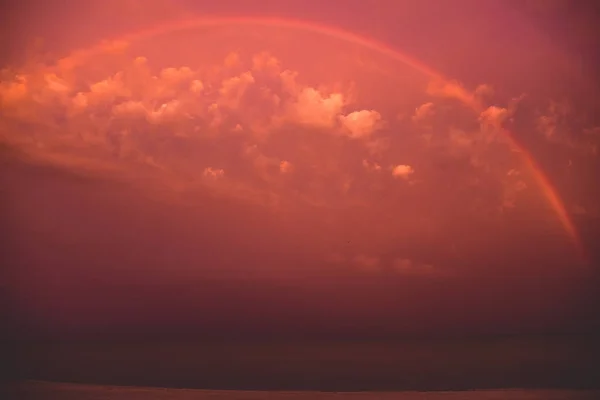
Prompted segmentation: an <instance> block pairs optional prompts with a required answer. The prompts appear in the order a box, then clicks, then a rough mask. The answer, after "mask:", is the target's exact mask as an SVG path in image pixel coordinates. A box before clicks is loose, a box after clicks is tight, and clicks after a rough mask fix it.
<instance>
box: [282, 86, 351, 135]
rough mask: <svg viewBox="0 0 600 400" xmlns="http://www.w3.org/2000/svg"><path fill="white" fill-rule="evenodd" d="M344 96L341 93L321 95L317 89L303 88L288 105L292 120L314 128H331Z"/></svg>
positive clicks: (341, 106)
mask: <svg viewBox="0 0 600 400" xmlns="http://www.w3.org/2000/svg"><path fill="white" fill-rule="evenodd" d="M343 107H344V97H343V95H342V94H341V93H332V94H330V95H323V94H322V93H321V92H319V91H318V90H317V89H314V88H311V87H308V88H304V89H303V90H302V91H301V92H300V94H299V95H298V98H297V99H296V101H295V102H294V103H292V104H291V105H290V110H289V111H290V114H289V115H290V117H291V118H292V119H293V121H295V122H297V123H299V124H303V125H308V126H311V127H316V128H325V129H331V128H333V127H334V126H335V123H336V117H337V116H338V115H339V114H340V113H341V112H342V109H343Z"/></svg>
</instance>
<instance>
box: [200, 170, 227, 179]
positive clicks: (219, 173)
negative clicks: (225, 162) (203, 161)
mask: <svg viewBox="0 0 600 400" xmlns="http://www.w3.org/2000/svg"><path fill="white" fill-rule="evenodd" d="M203 174H204V176H206V177H208V178H212V179H217V178H222V177H223V175H225V171H224V170H223V169H222V168H212V167H206V168H204V172H203Z"/></svg>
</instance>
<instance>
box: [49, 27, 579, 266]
mask: <svg viewBox="0 0 600 400" xmlns="http://www.w3.org/2000/svg"><path fill="white" fill-rule="evenodd" d="M223 25H260V26H270V27H281V28H292V29H299V30H304V31H310V32H313V33H318V34H323V35H325V36H328V37H332V38H335V39H339V40H342V41H346V42H349V43H352V44H356V45H359V46H364V47H365V48H367V49H370V50H373V51H376V52H378V53H380V54H382V55H385V56H387V57H389V58H390V59H393V60H395V61H398V62H400V63H403V64H405V65H408V66H410V67H412V68H414V69H416V70H418V71H420V72H422V73H423V74H425V75H426V76H428V77H429V78H431V79H432V80H435V81H437V82H438V83H450V82H451V81H450V80H448V79H447V78H445V77H444V76H443V75H442V74H440V73H439V72H437V71H435V70H434V69H432V68H430V67H429V66H427V65H425V64H423V63H422V62H420V61H419V60H417V59H415V58H413V57H410V56H409V55H406V54H403V53H401V52H399V51H398V50H395V49H394V48H392V47H389V46H387V45H385V44H383V43H381V42H378V41H376V40H374V39H371V38H368V37H365V36H363V35H357V34H354V33H352V32H349V31H346V30H343V29H341V28H338V27H333V26H328V25H320V24H317V23H313V22H308V21H301V20H294V19H288V18H285V19H283V18H272V17H200V18H191V19H185V20H176V21H172V22H168V23H164V24H160V25H158V26H154V27H151V28H148V29H144V30H141V31H137V32H135V33H132V34H128V35H124V36H122V37H120V38H118V39H116V40H113V41H109V42H107V41H104V42H102V43H100V44H98V45H95V46H92V47H89V48H87V49H83V50H79V51H75V52H73V53H71V55H69V56H67V57H65V58H63V59H61V60H59V61H58V64H57V66H58V67H59V68H61V69H64V68H66V69H69V68H74V67H77V66H81V65H83V64H85V63H86V62H87V61H88V60H89V58H90V57H92V56H95V55H98V54H101V53H104V52H106V51H110V49H111V48H114V47H117V48H119V47H121V46H127V44H128V43H133V42H136V41H139V40H143V39H149V38H152V37H155V36H159V35H163V34H167V33H172V32H176V31H184V30H190V29H197V28H203V27H204V28H206V27H211V26H223ZM454 89H455V90H456V91H458V92H456V93H455V96H454V97H456V98H457V99H459V100H461V101H462V102H463V103H465V105H467V106H469V107H470V108H472V109H473V111H474V112H477V113H480V112H481V111H482V110H483V109H482V106H481V105H480V104H478V102H477V101H475V99H474V98H473V95H472V94H470V93H469V92H468V91H466V90H464V89H462V88H461V87H458V86H457V87H456V88H454ZM504 133H505V135H506V137H507V139H508V141H509V144H510V145H511V147H513V148H514V149H515V150H516V151H517V152H518V153H519V154H521V156H522V159H523V162H524V164H525V166H526V167H527V168H528V170H529V171H530V172H531V173H532V176H533V177H534V179H535V181H536V183H537V184H538V186H539V188H540V190H541V191H542V193H543V194H544V196H545V198H546V200H547V201H548V203H549V205H550V207H551V208H552V210H553V211H554V212H555V214H556V216H557V217H558V219H559V221H560V223H561V225H562V226H563V228H564V230H565V232H566V233H567V235H568V236H569V238H570V240H571V241H572V242H573V244H574V246H575V247H576V249H577V251H578V252H579V254H580V256H581V258H582V260H585V259H586V257H585V251H584V249H583V245H582V242H581V239H580V237H579V234H578V232H577V230H576V228H575V225H574V224H573V222H572V221H571V218H570V217H569V213H568V212H567V210H566V208H565V206H564V203H563V201H562V200H561V198H560V196H559V194H558V192H557V190H556V189H555V188H554V187H553V186H552V183H551V181H550V180H549V179H548V177H547V176H546V174H545V173H544V171H543V170H542V169H541V168H540V167H539V165H538V164H537V163H536V161H535V159H534V158H533V157H532V155H531V153H530V152H529V151H527V149H526V148H525V147H524V146H523V145H521V144H520V143H519V142H518V141H517V140H516V138H515V137H514V135H512V134H511V132H509V131H504Z"/></svg>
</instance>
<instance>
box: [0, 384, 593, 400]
mask: <svg viewBox="0 0 600 400" xmlns="http://www.w3.org/2000/svg"><path fill="white" fill-rule="evenodd" d="M0 393H1V391H0ZM6 395H7V396H8V397H6ZM599 397H600V391H593V390H536V389H531V390H528V389H525V390H524V389H506V390H471V391H439V392H416V391H405V392H358V393H357V392H354V393H350V392H273V391H269V392H265V391H233V390H224V391H220V390H201V389H169V388H148V387H122V386H121V387H119V386H99V385H80V384H69V383H55V382H37V381H28V382H22V383H19V384H16V385H11V387H10V388H8V393H6V394H5V397H3V398H9V399H13V398H14V399H28V400H38V399H40V400H41V399H55V400H166V399H171V400H192V399H197V400H205V399H210V400H260V399H270V400H273V399H285V400H309V399H310V400H345V399H356V400H376V399H377V400H596V399H598V398H599Z"/></svg>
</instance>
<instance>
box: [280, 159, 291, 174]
mask: <svg viewBox="0 0 600 400" xmlns="http://www.w3.org/2000/svg"><path fill="white" fill-rule="evenodd" d="M293 169H294V167H293V165H292V163H291V162H289V161H285V160H283V161H281V162H280V163H279V171H280V172H281V173H282V174H287V173H290V172H292V170H293Z"/></svg>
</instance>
